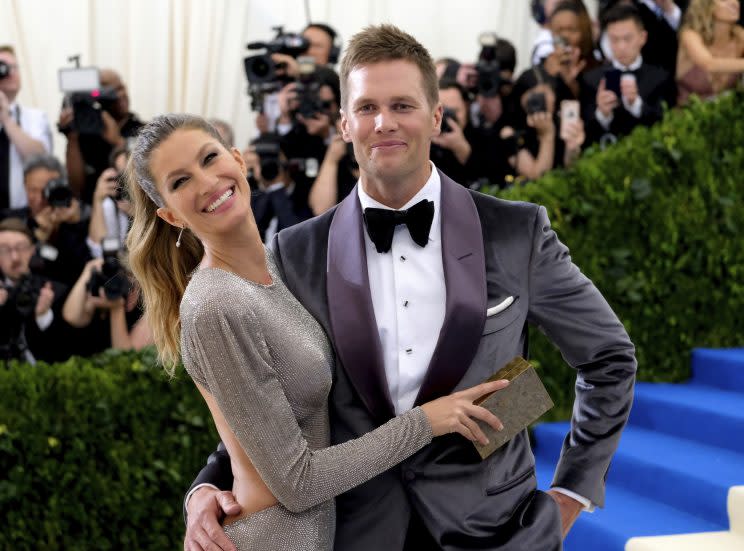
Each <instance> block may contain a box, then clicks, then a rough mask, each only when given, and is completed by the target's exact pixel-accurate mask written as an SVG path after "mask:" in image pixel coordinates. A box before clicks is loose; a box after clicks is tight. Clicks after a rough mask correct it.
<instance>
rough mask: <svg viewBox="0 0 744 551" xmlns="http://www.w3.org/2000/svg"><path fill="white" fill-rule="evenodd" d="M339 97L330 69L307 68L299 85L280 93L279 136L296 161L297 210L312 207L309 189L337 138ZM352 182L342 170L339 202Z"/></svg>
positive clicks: (337, 82) (294, 84)
mask: <svg viewBox="0 0 744 551" xmlns="http://www.w3.org/2000/svg"><path fill="white" fill-rule="evenodd" d="M340 94H341V92H340V88H339V80H338V75H337V74H336V73H335V72H333V71H331V70H329V69H328V68H319V69H315V71H311V70H310V69H309V68H308V72H307V73H306V74H305V76H303V77H302V78H301V79H300V81H299V82H296V83H291V84H289V85H288V86H287V87H285V88H284V89H283V90H282V92H281V93H280V102H279V103H280V106H281V111H282V117H281V119H280V120H281V121H282V124H280V125H279V130H280V131H279V134H281V135H282V136H281V141H282V151H283V152H284V153H285V155H286V156H287V158H288V159H291V160H292V161H293V162H294V166H295V169H294V170H293V172H292V179H293V181H294V183H295V184H296V189H295V192H294V200H295V202H296V204H297V205H298V207H299V206H303V207H307V208H308V209H309V208H310V207H309V195H310V189H311V187H312V186H313V183H314V181H315V179H316V178H317V177H318V175H319V172H320V165H321V163H322V162H323V160H324V158H325V155H326V150H327V149H328V146H329V145H330V144H331V142H332V141H333V138H334V136H336V135H337V131H336V122H337V121H338V119H339V96H340ZM295 161H296V162H295ZM351 179H353V177H352V176H351V175H350V174H349V173H348V171H347V170H342V171H339V175H338V182H339V186H338V192H339V200H340V199H341V198H343V197H345V196H346V195H345V194H346V193H348V191H349V190H350V189H351V188H352V187H353V184H351V185H349V180H351ZM316 208H317V206H316Z"/></svg>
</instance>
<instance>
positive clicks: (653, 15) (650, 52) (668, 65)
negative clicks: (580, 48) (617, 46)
mask: <svg viewBox="0 0 744 551" xmlns="http://www.w3.org/2000/svg"><path fill="white" fill-rule="evenodd" d="M688 3H689V2H688V1H687V0H677V1H676V2H675V0H600V2H599V21H600V23H601V26H602V29H601V34H600V39H599V45H600V47H601V49H602V53H603V54H604V57H605V58H606V59H607V60H608V61H609V62H612V61H613V60H614V59H615V57H614V55H613V53H612V47H611V46H610V41H609V37H608V36H607V23H606V21H605V18H606V14H607V13H608V12H609V11H610V10H612V9H613V8H614V7H615V6H618V5H620V4H626V5H632V6H635V7H636V8H637V9H638V12H639V15H640V17H641V21H642V22H643V27H644V28H645V29H646V32H647V33H648V39H647V40H646V43H645V44H644V45H643V49H642V50H641V55H643V60H644V62H645V63H649V64H650V65H654V66H656V67H661V68H662V69H665V70H667V71H669V73H670V74H674V70H675V68H676V66H677V48H678V46H679V40H678V37H677V33H678V31H679V27H680V23H681V22H682V12H683V11H684V10H685V9H686V7H687V4H688Z"/></svg>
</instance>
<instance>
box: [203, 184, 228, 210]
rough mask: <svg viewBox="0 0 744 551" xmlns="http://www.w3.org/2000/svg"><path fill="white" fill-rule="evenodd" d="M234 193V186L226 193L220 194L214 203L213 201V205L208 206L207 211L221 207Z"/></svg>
mask: <svg viewBox="0 0 744 551" xmlns="http://www.w3.org/2000/svg"><path fill="white" fill-rule="evenodd" d="M232 194H233V189H232V188H230V189H228V190H227V191H226V192H225V193H223V194H222V195H220V196H219V198H218V199H217V200H216V201H215V202H214V203H212V204H211V205H209V206H208V207H207V212H212V211H213V210H214V209H216V208H217V207H219V206H220V205H221V204H222V203H224V202H225V201H227V200H228V199H229V198H230V197H232Z"/></svg>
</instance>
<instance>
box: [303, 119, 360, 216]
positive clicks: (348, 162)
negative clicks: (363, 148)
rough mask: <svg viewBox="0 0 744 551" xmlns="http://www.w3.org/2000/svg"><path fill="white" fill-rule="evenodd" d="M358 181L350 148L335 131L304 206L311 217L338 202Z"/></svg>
mask: <svg viewBox="0 0 744 551" xmlns="http://www.w3.org/2000/svg"><path fill="white" fill-rule="evenodd" d="M357 180H359V164H358V163H357V162H356V158H355V157H354V147H353V146H352V144H350V143H346V142H345V141H344V140H343V138H342V137H341V132H340V130H339V128H338V124H337V128H336V135H335V136H333V138H332V139H331V143H330V144H329V145H328V148H327V149H326V153H325V157H323V162H322V163H321V164H320V170H319V171H318V177H317V178H315V181H314V182H313V185H312V187H311V188H310V196H309V198H308V203H309V205H310V209H311V210H312V212H313V215H314V216H318V215H319V214H323V213H324V212H325V211H327V210H328V209H330V208H331V207H333V206H334V205H336V204H337V203H339V202H340V201H342V200H343V199H344V198H345V197H346V196H347V195H348V194H349V193H351V190H352V189H353V188H354V186H355V185H356V183H357Z"/></svg>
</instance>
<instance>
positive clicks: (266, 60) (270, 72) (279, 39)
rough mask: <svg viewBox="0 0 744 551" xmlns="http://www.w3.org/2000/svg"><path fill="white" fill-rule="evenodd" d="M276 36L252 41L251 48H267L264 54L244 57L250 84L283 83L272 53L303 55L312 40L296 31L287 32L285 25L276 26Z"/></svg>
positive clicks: (249, 45) (244, 65) (246, 74)
mask: <svg viewBox="0 0 744 551" xmlns="http://www.w3.org/2000/svg"><path fill="white" fill-rule="evenodd" d="M274 30H275V31H276V36H275V37H274V38H273V39H272V40H270V41H269V42H250V43H249V44H248V45H247V48H248V49H249V50H261V49H263V50H266V52H265V53H263V54H258V55H253V56H248V57H246V58H245V59H243V67H244V69H245V76H246V78H247V79H248V83H249V84H250V85H255V84H267V83H281V82H282V78H281V77H279V76H277V74H276V70H277V69H278V68H279V67H277V65H276V63H274V60H273V59H271V54H285V55H288V56H291V57H297V56H299V55H302V54H303V53H304V52H306V51H307V49H308V48H309V47H310V42H308V40H307V39H306V38H305V37H304V36H302V35H300V34H295V33H285V32H284V28H283V27H274Z"/></svg>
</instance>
